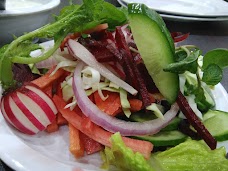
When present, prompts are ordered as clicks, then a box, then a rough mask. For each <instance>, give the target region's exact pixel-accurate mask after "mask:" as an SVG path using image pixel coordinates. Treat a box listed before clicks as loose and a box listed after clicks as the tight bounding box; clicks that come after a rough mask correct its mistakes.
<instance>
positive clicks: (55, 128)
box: [46, 119, 59, 133]
mask: <svg viewBox="0 0 228 171" xmlns="http://www.w3.org/2000/svg"><path fill="white" fill-rule="evenodd" d="M58 130H59V126H58V124H57V121H56V119H55V120H54V122H52V123H51V124H49V125H48V126H47V128H46V132H48V133H52V132H56V131H58Z"/></svg>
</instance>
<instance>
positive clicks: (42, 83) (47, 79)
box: [32, 67, 65, 89]
mask: <svg viewBox="0 0 228 171" xmlns="http://www.w3.org/2000/svg"><path fill="white" fill-rule="evenodd" d="M54 69H55V67H53V68H52V69H50V70H49V71H48V72H47V73H46V74H44V75H43V76H41V77H39V78H37V79H35V80H33V81H32V83H33V84H36V85H37V86H39V87H40V88H41V89H45V88H46V87H48V86H49V85H51V84H52V83H53V82H54V81H56V80H57V79H58V78H60V77H61V76H62V75H63V74H64V73H65V71H64V70H63V69H58V70H57V71H56V72H55V74H53V75H51V73H52V71H54Z"/></svg>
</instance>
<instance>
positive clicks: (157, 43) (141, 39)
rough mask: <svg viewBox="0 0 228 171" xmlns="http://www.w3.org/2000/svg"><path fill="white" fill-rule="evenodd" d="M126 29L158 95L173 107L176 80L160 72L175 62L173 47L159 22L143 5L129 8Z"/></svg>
mask: <svg viewBox="0 0 228 171" xmlns="http://www.w3.org/2000/svg"><path fill="white" fill-rule="evenodd" d="M128 13H129V15H128V16H129V26H130V27H131V31H132V33H133V37H134V40H135V43H136V45H137V48H138V50H139V52H140V55H141V57H142V59H143V61H144V64H145V66H146V68H147V70H148V72H149V74H150V76H151V77H152V79H153V81H154V83H155V85H156V86H157V88H158V89H159V91H160V93H161V94H162V95H163V96H164V97H165V98H166V99H167V101H168V102H169V103H170V104H172V103H174V102H175V101H176V98H177V95H178V91H179V77H178V74H176V73H170V72H165V71H163V69H164V68H165V67H166V66H167V65H168V64H170V63H173V62H175V59H174V43H173V41H172V40H171V37H170V34H169V32H168V30H167V28H166V26H165V24H164V21H163V20H162V18H161V17H160V16H159V14H157V13H156V12H155V11H154V10H152V9H149V8H148V7H147V6H145V5H144V4H128Z"/></svg>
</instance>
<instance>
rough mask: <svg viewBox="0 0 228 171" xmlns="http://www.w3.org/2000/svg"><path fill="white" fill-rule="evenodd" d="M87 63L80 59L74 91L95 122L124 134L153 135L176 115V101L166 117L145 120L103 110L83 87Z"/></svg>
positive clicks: (79, 102)
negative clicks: (127, 119) (131, 118)
mask: <svg viewBox="0 0 228 171" xmlns="http://www.w3.org/2000/svg"><path fill="white" fill-rule="evenodd" d="M84 66H85V63H84V62H82V61H80V62H79V63H78V64H77V67H76V69H75V71H74V76H73V91H74V95H75V97H76V99H77V104H78V106H79V108H80V109H81V110H82V112H83V113H84V114H85V115H86V116H87V117H89V118H90V119H91V121H92V122H94V123H95V124H97V125H99V126H101V127H103V128H104V129H105V130H107V131H110V132H113V133H115V132H120V134H121V135H123V136H136V135H153V134H156V133H157V132H159V131H160V130H161V129H162V128H164V127H165V126H167V125H168V123H169V122H170V121H171V120H172V119H173V118H174V117H175V116H176V114H177V112H178V110H179V107H178V105H177V104H176V103H175V104H173V105H172V106H171V109H170V110H169V111H167V112H166V113H165V115H164V119H161V118H157V119H154V120H150V121H145V122H128V121H123V120H120V119H117V118H115V117H112V116H109V115H107V114H106V113H104V112H103V111H101V110H100V109H99V108H98V107H97V106H96V105H95V104H94V103H93V102H92V101H91V100H90V99H89V98H88V97H87V95H86V93H85V90H84V89H83V83H82V79H81V71H82V69H83V67H84Z"/></svg>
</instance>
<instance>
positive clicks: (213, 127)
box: [203, 110, 228, 141]
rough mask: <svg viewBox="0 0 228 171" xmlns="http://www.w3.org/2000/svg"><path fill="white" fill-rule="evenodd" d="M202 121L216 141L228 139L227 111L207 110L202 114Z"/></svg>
mask: <svg viewBox="0 0 228 171" xmlns="http://www.w3.org/2000/svg"><path fill="white" fill-rule="evenodd" d="M203 123H204V125H205V127H206V128H207V129H208V131H209V132H210V133H211V135H212V136H214V138H215V139H216V140H217V141H225V140H228V124H227V123H228V112H224V111H219V110H208V112H207V113H205V114H204V116H203Z"/></svg>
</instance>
